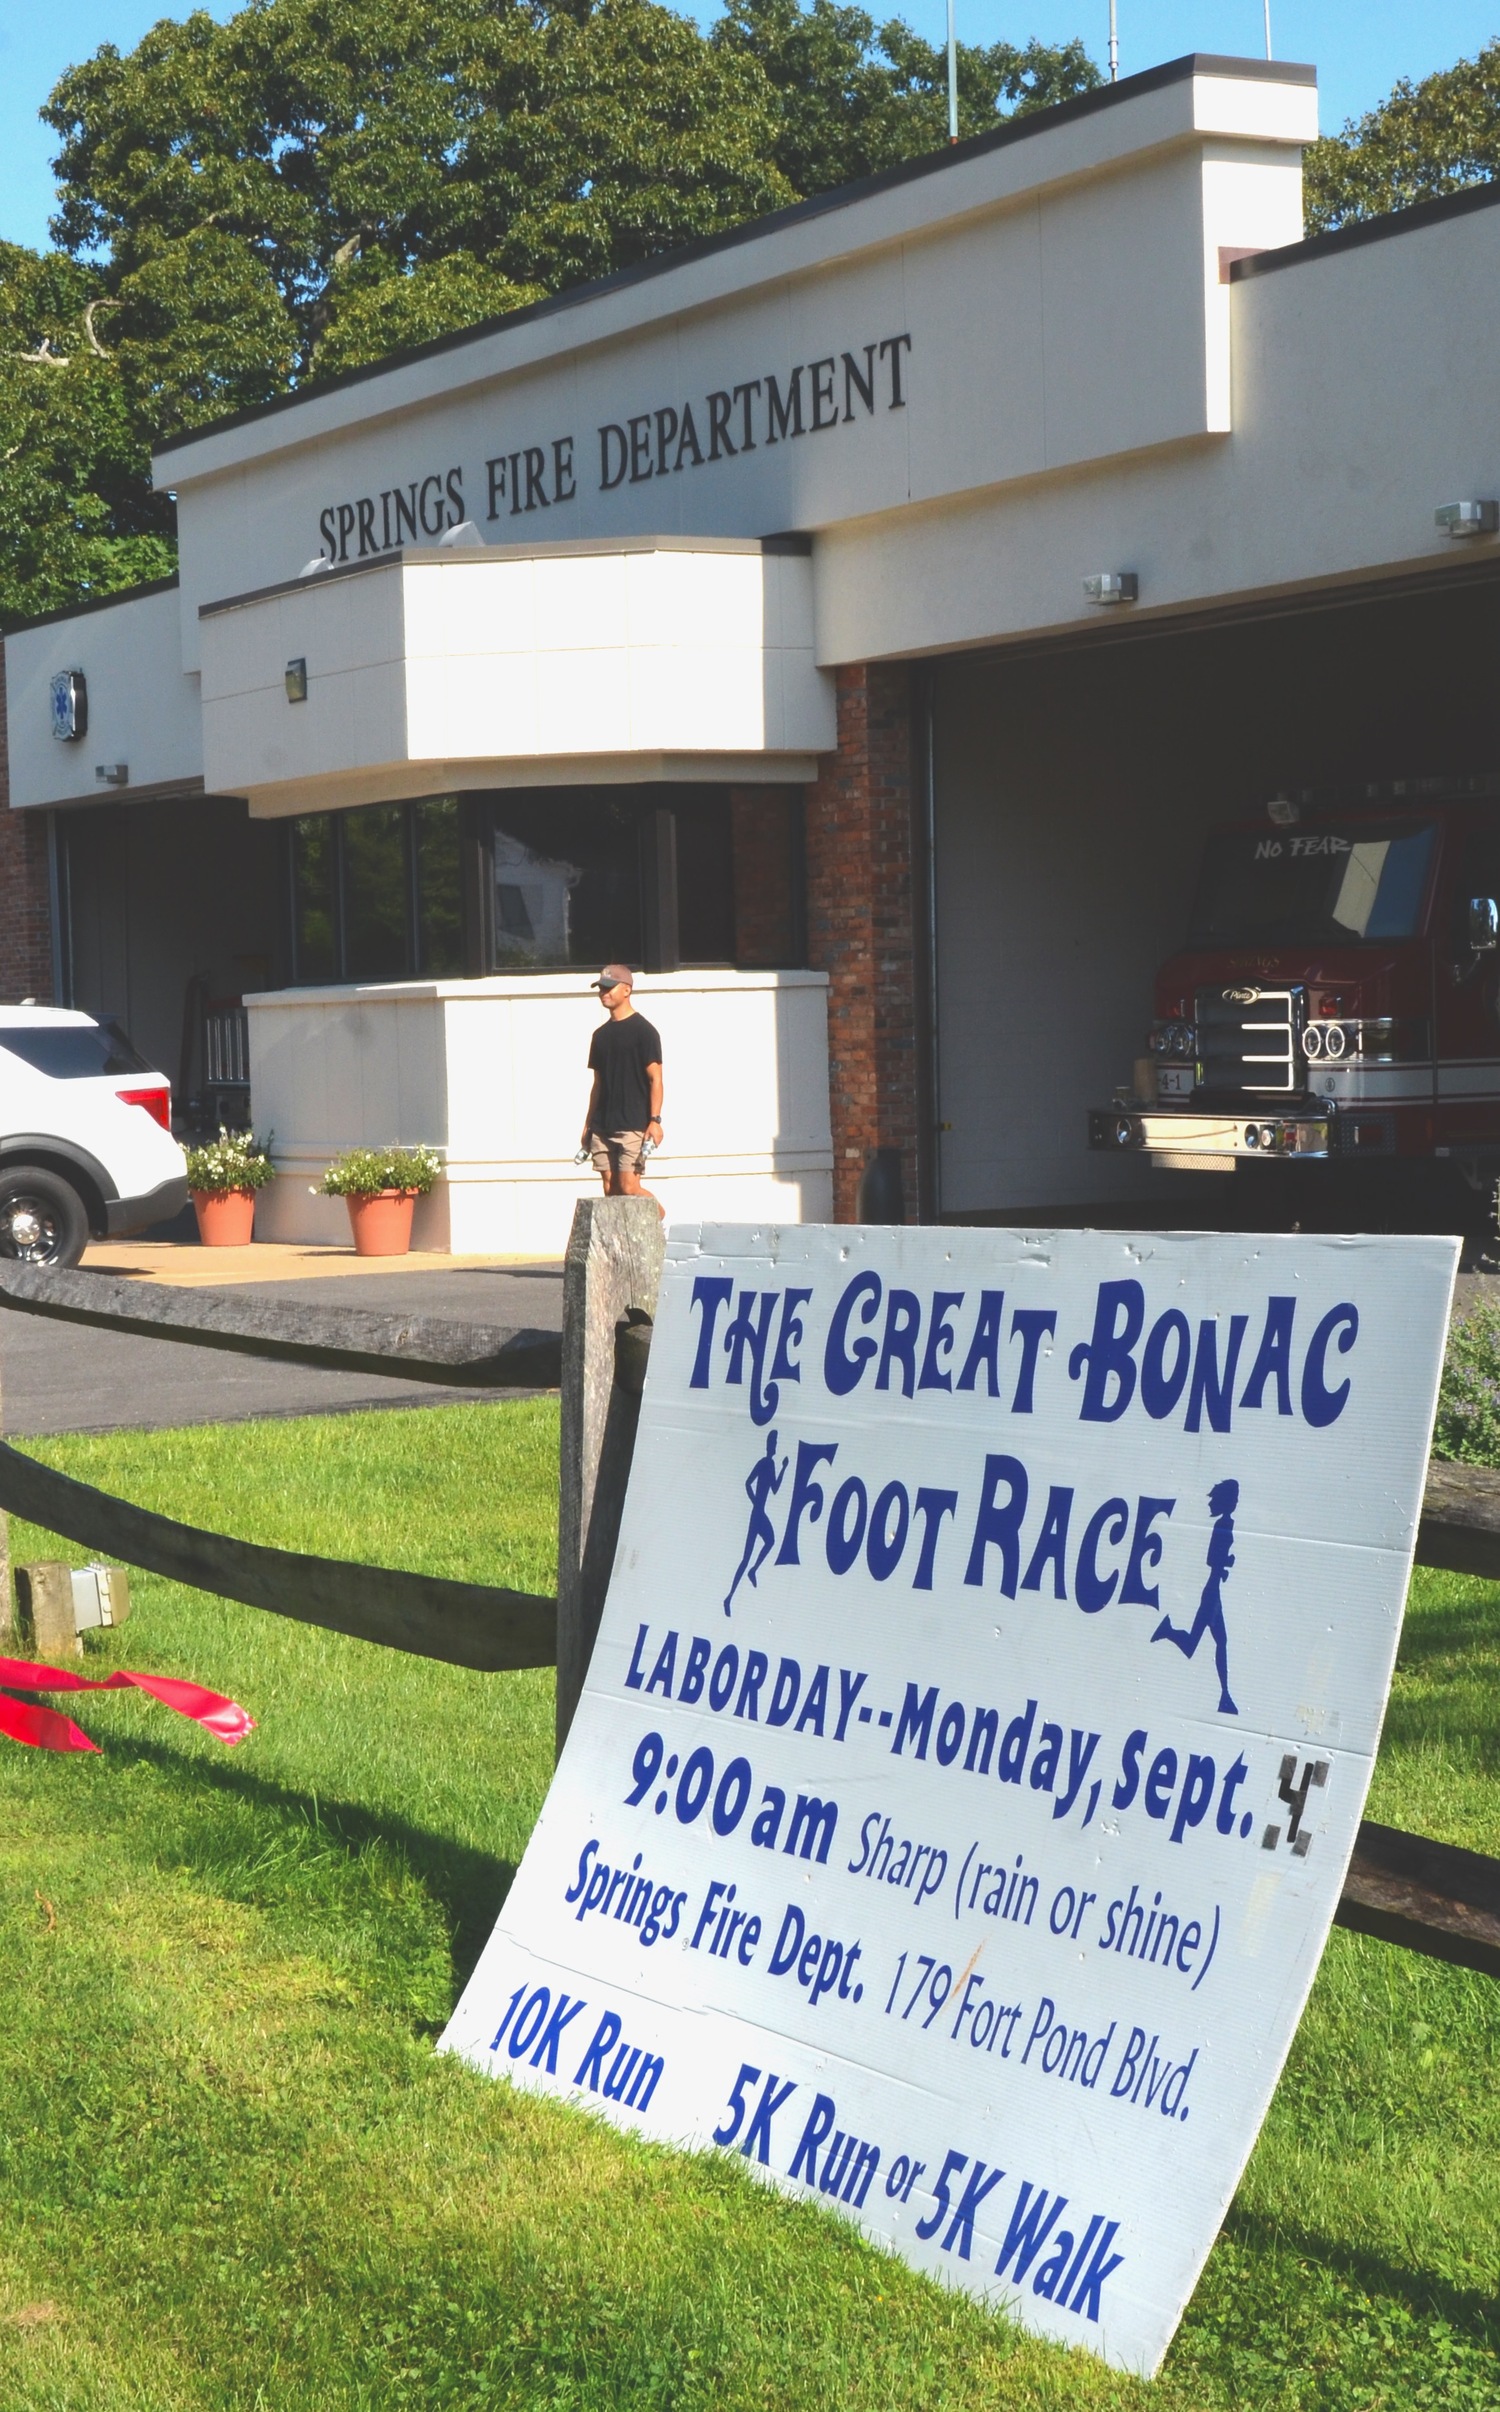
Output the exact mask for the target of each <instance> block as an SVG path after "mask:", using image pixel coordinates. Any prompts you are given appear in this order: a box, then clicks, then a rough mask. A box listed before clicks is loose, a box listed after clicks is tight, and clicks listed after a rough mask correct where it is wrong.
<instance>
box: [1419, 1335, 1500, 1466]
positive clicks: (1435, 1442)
mask: <svg viewBox="0 0 1500 2412" xmlns="http://www.w3.org/2000/svg"><path fill="white" fill-rule="evenodd" d="M1432 1449H1433V1455H1434V1456H1435V1457H1449V1458H1453V1459H1455V1460H1456V1461H1457V1462H1458V1464H1460V1465H1465V1466H1500V1307H1495V1306H1487V1305H1480V1306H1475V1307H1471V1308H1470V1309H1469V1311H1468V1313H1467V1314H1464V1315H1456V1316H1455V1317H1454V1319H1453V1322H1452V1324H1451V1325H1450V1327H1449V1331H1448V1353H1447V1355H1446V1357H1445V1358H1444V1361H1443V1378H1442V1382H1441V1384H1440V1385H1439V1388H1438V1409H1437V1421H1436V1423H1435V1424H1434V1426H1433V1433H1432Z"/></svg>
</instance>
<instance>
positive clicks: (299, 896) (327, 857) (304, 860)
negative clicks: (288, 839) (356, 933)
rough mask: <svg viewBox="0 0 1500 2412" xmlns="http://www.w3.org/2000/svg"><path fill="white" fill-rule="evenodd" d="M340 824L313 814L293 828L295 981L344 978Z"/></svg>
mask: <svg viewBox="0 0 1500 2412" xmlns="http://www.w3.org/2000/svg"><path fill="white" fill-rule="evenodd" d="M335 846H336V841H335V833H334V818H333V815H332V813H326V812H320V813H309V814H307V815H306V817H305V818H304V819H302V820H300V821H295V822H294V823H293V824H292V977H293V979H294V980H305V981H307V982H309V983H315V982H318V981H322V980H336V979H337V978H338V976H339V946H338V930H337V926H336V919H335V882H334V854H335Z"/></svg>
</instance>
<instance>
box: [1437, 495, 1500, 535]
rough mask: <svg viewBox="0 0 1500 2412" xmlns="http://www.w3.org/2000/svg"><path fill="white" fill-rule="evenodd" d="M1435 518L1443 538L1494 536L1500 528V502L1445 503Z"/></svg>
mask: <svg viewBox="0 0 1500 2412" xmlns="http://www.w3.org/2000/svg"><path fill="white" fill-rule="evenodd" d="M1433 518H1434V522H1435V524H1436V526H1437V529H1438V532H1439V534H1440V535H1443V536H1493V535H1494V533H1495V531H1496V529H1497V528H1500V502H1454V503H1444V505H1443V507H1442V509H1441V510H1440V511H1436V512H1434V514H1433Z"/></svg>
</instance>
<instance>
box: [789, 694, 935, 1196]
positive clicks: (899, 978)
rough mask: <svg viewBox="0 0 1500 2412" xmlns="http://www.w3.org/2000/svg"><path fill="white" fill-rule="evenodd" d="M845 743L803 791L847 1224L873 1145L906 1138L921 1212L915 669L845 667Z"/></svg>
mask: <svg viewBox="0 0 1500 2412" xmlns="http://www.w3.org/2000/svg"><path fill="white" fill-rule="evenodd" d="M837 686H838V751H837V753H836V754H831V755H825V756H824V757H823V765H822V771H821V775H820V777H819V778H818V781H817V783H816V785H815V786H813V787H810V788H809V789H808V790H807V805H806V810H807V946H808V954H807V959H808V962H809V963H810V964H811V965H812V966H813V968H814V969H815V970H817V971H826V972H827V973H828V975H829V990H828V1085H829V1100H830V1104H831V1107H832V1118H833V1211H834V1218H835V1220H836V1221H838V1222H841V1223H847V1222H852V1221H853V1219H854V1210H855V1193H856V1191H857V1189H858V1186H859V1177H860V1174H861V1173H862V1172H863V1170H864V1168H865V1165H866V1163H867V1161H868V1159H869V1157H870V1155H871V1154H872V1152H873V1151H874V1150H875V1149H876V1148H877V1147H896V1148H899V1149H900V1150H901V1158H902V1184H903V1189H904V1192H905V1201H906V1212H907V1216H908V1218H909V1219H913V1220H914V1219H915V1217H916V1213H917V1133H918V1071H917V1028H918V1021H917V1004H916V927H915V910H916V903H915V900H916V880H915V846H914V831H913V819H912V815H913V807H914V783H913V768H912V717H911V674H910V672H909V671H908V670H907V669H906V668H904V667H903V666H901V665H899V664H895V663H881V662H876V663H856V664H854V665H853V666H852V667H850V668H846V669H842V670H840V671H839V672H838V673H837Z"/></svg>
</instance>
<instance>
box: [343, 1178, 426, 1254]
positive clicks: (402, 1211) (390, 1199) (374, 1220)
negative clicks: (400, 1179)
mask: <svg viewBox="0 0 1500 2412" xmlns="http://www.w3.org/2000/svg"><path fill="white" fill-rule="evenodd" d="M416 1202H417V1193H416V1191H415V1190H414V1189H378V1190H376V1191H375V1192H374V1193H373V1194H372V1195H369V1196H366V1197H362V1198H356V1197H350V1198H346V1199H345V1200H344V1203H345V1205H346V1206H347V1207H348V1209H349V1228H350V1230H351V1231H352V1232H353V1234H354V1253H355V1255H356V1256H404V1255H405V1254H406V1252H407V1250H408V1248H409V1247H410V1246H411V1218H412V1209H413V1207H414V1206H415V1205H416Z"/></svg>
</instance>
